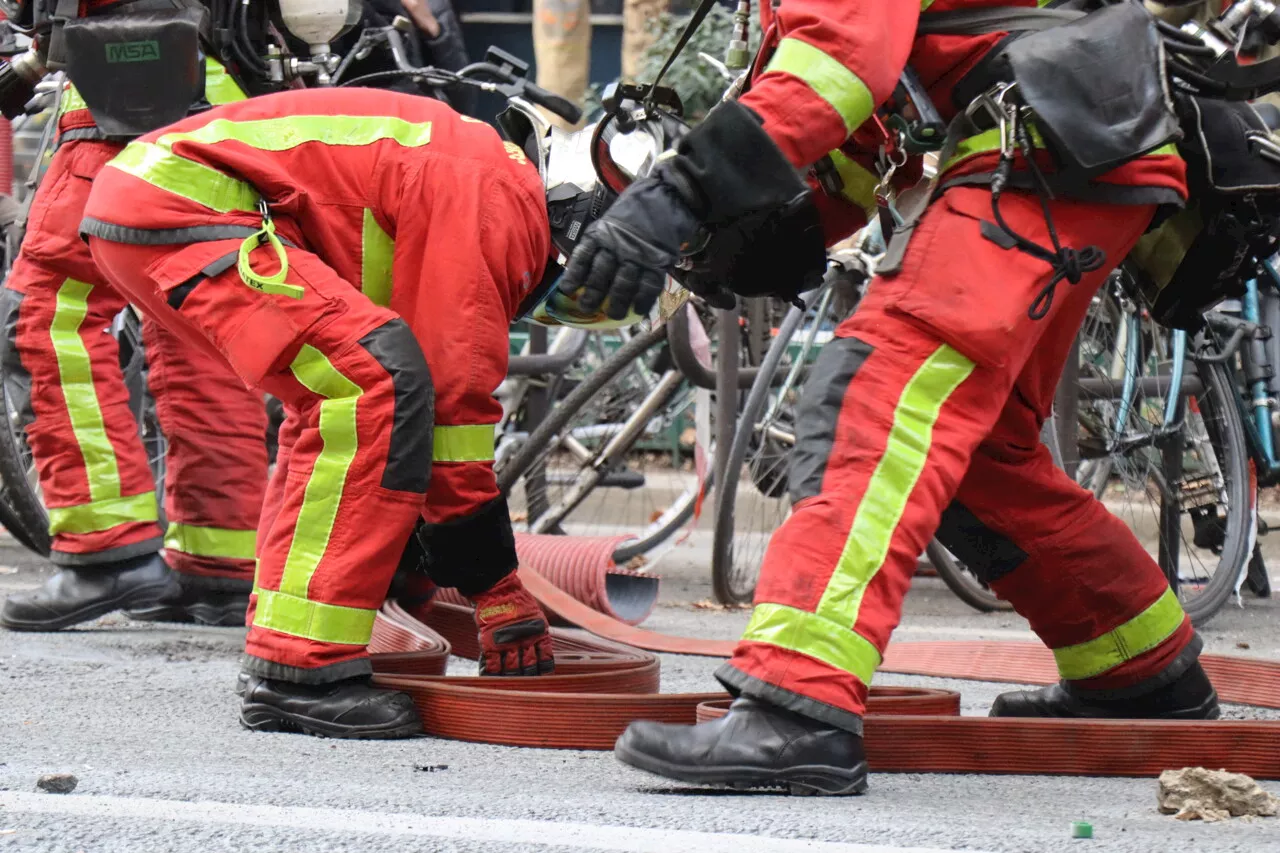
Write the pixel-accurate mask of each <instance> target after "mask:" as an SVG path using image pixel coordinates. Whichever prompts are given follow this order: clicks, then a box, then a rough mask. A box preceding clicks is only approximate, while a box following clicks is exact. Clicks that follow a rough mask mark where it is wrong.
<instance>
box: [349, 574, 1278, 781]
mask: <svg viewBox="0 0 1280 853" xmlns="http://www.w3.org/2000/svg"><path fill="white" fill-rule="evenodd" d="M520 575H521V579H522V580H523V581H524V584H525V586H526V587H527V588H528V589H529V591H530V592H531V593H533V595H534V596H536V597H537V598H538V600H539V601H540V602H541V603H542V605H543V607H544V608H546V609H547V611H548V612H549V613H550V614H551V615H553V616H556V617H559V618H560V619H561V620H563V621H565V622H568V623H571V624H574V625H577V626H579V627H580V628H583V629H586V632H589V633H586V632H583V631H572V630H564V629H553V633H554V640H555V651H556V672H555V674H554V675H549V676H540V677H537V678H480V677H478V676H477V677H456V676H446V675H445V674H444V672H445V667H446V664H447V662H448V657H449V654H450V651H451V650H452V653H453V654H456V655H459V656H462V657H469V658H475V657H477V656H478V653H479V648H478V644H477V640H476V630H475V624H474V621H473V619H472V614H471V612H470V610H468V609H467V608H466V607H462V606H459V605H456V604H448V603H437V604H435V605H434V606H432V607H431V608H430V609H429V610H428V611H427V612H426V613H425V614H424V615H423V619H425V622H424V621H421V620H419V619H418V618H417V617H416V616H415V615H413V614H410V613H408V612H407V611H405V610H404V609H403V608H401V607H399V606H398V605H396V604H393V603H389V604H388V605H387V606H386V607H384V608H383V610H382V611H381V613H380V614H379V618H378V622H377V624H376V625H375V628H374V637H373V642H372V643H371V644H370V650H371V651H373V652H375V654H374V656H373V666H374V670H375V673H376V678H375V680H376V682H377V683H378V684H380V685H382V686H385V687H393V688H396V689H399V690H403V691H404V692H406V693H408V694H409V695H410V696H412V697H413V700H414V702H415V703H416V705H417V707H418V710H419V712H420V713H421V715H422V719H423V724H424V727H425V729H426V732H427V733H428V734H431V735H436V736H439V737H447V738H455V739H458V740H468V741H477V742H482V743H495V744H504V745H509V746H529V747H557V748H571V749H600V750H604V749H612V748H613V744H614V741H615V740H616V739H617V737H618V735H619V734H621V733H622V731H623V729H625V728H626V726H627V724H628V723H630V722H631V721H633V720H660V721H664V722H671V723H693V722H696V721H699V720H706V719H711V718H714V717H716V716H719V715H722V714H723V713H724V710H725V708H726V707H727V705H728V697H727V696H726V695H725V694H723V693H659V692H658V690H659V684H658V671H659V663H658V659H657V657H656V656H654V655H653V654H651V653H650V652H651V651H660V652H669V653H673V654H687V655H705V656H709V657H726V656H728V655H729V654H730V653H731V652H732V650H733V645H734V644H733V643H732V642H726V641H721V640H700V639H694V638H690V637H674V636H669V635H665V634H659V633H655V632H653V631H646V630H644V629H642V628H636V627H634V626H631V625H628V624H626V623H624V622H621V621H619V620H617V619H614V618H612V617H611V616H607V615H605V614H603V613H600V612H598V611H596V610H594V609H592V608H591V607H589V606H587V605H585V604H582V603H581V602H579V601H577V600H576V599H575V598H573V597H572V596H570V595H568V594H567V593H565V592H562V591H561V590H560V589H558V588H557V587H556V586H555V585H553V584H552V583H551V582H550V581H548V580H546V579H545V578H543V577H542V576H541V575H540V574H538V573H537V572H535V571H533V570H531V569H529V568H522V569H521V570H520ZM646 650H648V651H646ZM1201 661H1202V662H1203V664H1204V667H1205V670H1206V671H1207V672H1208V673H1209V676H1210V678H1212V679H1213V682H1214V685H1215V687H1216V688H1217V691H1218V695H1219V697H1220V698H1221V699H1222V700H1224V701H1227V702H1237V703H1241V704H1247V705H1255V706H1258V707H1264V708H1280V664H1276V663H1271V662H1269V661H1261V660H1249V659H1245V658H1237V657H1228V656H1221V655H1203V656H1202V657H1201ZM881 671H884V672H898V673H911V674H917V675H930V676H938V677H946V678H961V679H972V680H980V681H1010V682H1019V683H1035V684H1048V683H1052V682H1054V681H1056V680H1057V677H1058V676H1057V672H1056V670H1055V668H1054V664H1053V657H1052V654H1051V653H1050V652H1049V651H1048V650H1046V649H1044V648H1043V647H1041V646H1039V645H1037V644H1034V643H1001V642H929V643H894V644H892V645H891V646H890V647H889V649H888V652H887V654H886V655H885V660H884V665H883V666H882V667H881ZM959 713H960V695H959V694H958V693H955V692H953V691H947V690H925V689H916V688H900V687H893V688H881V687H872V688H871V697H870V700H869V703H868V708H867V717H866V730H865V737H866V748H867V758H868V761H869V763H870V765H871V769H872V770H875V771H881V772H904V773H1020V774H1033V775H1085V776H1156V775H1159V773H1160V772H1161V771H1163V770H1167V769H1170V768H1179V767H1187V766H1204V767H1209V768H1213V769H1219V768H1222V769H1227V770H1231V771H1234V772H1237V773H1247V774H1249V775H1250V776H1254V777H1257V778H1264V779H1277V778H1280V721H1268V720H1217V721H1212V722H1170V721H1156V720H1054V719H1010V718H992V717H961V716H959Z"/></svg>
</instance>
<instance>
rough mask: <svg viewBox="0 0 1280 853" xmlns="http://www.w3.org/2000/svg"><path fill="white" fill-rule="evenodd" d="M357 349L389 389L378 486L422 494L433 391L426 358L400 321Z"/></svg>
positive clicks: (385, 326) (428, 461)
mask: <svg viewBox="0 0 1280 853" xmlns="http://www.w3.org/2000/svg"><path fill="white" fill-rule="evenodd" d="M360 346H362V347H364V349H365V351H366V352H368V353H369V355H371V356H373V358H374V360H375V361H377V362H378V364H380V365H382V367H383V369H384V370H386V371H387V373H388V374H390V375H391V382H392V385H393V386H394V387H395V395H396V402H395V419H394V422H393V424H392V427H391V441H390V447H389V448H388V450H387V467H386V469H385V470H384V471H383V474H382V487H383V488H384V489H394V490H396V491H402V492H424V493H425V492H426V490H427V483H428V482H429V481H430V478H431V448H432V430H433V427H434V424H435V388H434V386H433V385H432V383H431V371H430V369H429V368H428V367H427V359H426V356H424V355H423V354H422V347H420V346H419V345H418V339H417V338H415V337H414V336H413V332H412V331H410V329H409V326H408V325H407V324H406V323H405V322H404V320H400V319H395V320H391V321H390V322H387V323H384V324H383V325H381V326H379V327H378V328H376V329H374V330H373V331H372V332H370V333H369V334H367V335H365V336H364V337H363V338H361V339H360Z"/></svg>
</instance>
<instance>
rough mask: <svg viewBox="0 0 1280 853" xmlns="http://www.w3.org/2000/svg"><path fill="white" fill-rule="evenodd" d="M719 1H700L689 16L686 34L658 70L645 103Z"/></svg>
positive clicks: (685, 28)
mask: <svg viewBox="0 0 1280 853" xmlns="http://www.w3.org/2000/svg"><path fill="white" fill-rule="evenodd" d="M716 3H717V0H700V2H699V3H698V8H696V9H694V10H693V14H692V15H690V16H689V23H687V24H685V25H684V32H682V33H681V34H680V38H678V39H677V40H676V46H675V47H674V48H672V50H671V55H670V56H668V57H667V61H666V62H664V63H662V67H661V68H659V69H658V76H657V77H655V78H653V83H651V84H650V85H649V92H648V93H647V94H646V95H645V96H644V99H645V101H646V102H647V101H649V100H651V99H652V98H653V93H654V92H656V91H657V90H658V84H659V83H661V82H662V77H663V75H665V74H666V73H667V71H669V70H670V69H671V65H672V63H674V62H675V61H676V58H677V57H679V56H680V52H681V51H682V50H684V49H685V46H686V45H687V44H689V39H691V38H693V34H694V33H695V32H696V31H697V29H698V27H699V26H701V25H702V21H703V19H704V18H706V17H707V13H709V12H710V11H711V9H712V7H713V6H715V5H716Z"/></svg>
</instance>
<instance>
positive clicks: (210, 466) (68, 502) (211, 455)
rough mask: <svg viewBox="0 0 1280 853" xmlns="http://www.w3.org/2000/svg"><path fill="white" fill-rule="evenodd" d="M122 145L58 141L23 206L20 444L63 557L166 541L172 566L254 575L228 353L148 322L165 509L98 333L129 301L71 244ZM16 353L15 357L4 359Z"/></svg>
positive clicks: (261, 484) (252, 524)
mask: <svg viewBox="0 0 1280 853" xmlns="http://www.w3.org/2000/svg"><path fill="white" fill-rule="evenodd" d="M120 149H121V146H120V145H118V144H116V143H112V142H104V141H99V140H90V139H80V140H72V141H67V142H64V143H63V144H61V145H60V146H59V148H58V149H57V152H56V153H55V154H54V156H53V160H52V162H51V164H50V166H49V171H48V173H47V175H46V176H45V179H44V181H43V183H42V184H41V186H40V189H39V192H38V193H37V195H36V199H35V201H34V202H33V204H32V207H31V212H30V216H29V218H28V222H27V233H26V237H25V239H24V240H23V243H22V249H21V252H20V253H19V256H18V258H17V260H16V262H15V264H14V268H13V272H12V274H11V275H10V277H9V281H8V283H7V287H8V291H9V292H8V293H7V294H6V299H8V300H10V301H11V302H14V301H16V302H17V306H16V311H15V310H13V309H11V311H10V318H9V324H10V326H9V327H8V328H7V329H6V332H7V333H8V334H9V337H10V346H12V347H13V348H14V350H15V352H12V353H10V356H9V357H8V358H7V359H6V369H7V370H21V371H23V372H25V373H26V374H29V376H30V383H31V397H30V400H31V405H30V411H29V412H28V413H27V420H28V423H27V424H26V433H27V440H28V442H29V444H30V447H31V452H32V455H33V457H34V458H35V463H36V467H37V470H38V472H39V476H40V488H41V490H42V493H43V499H44V503H45V505H46V506H47V507H48V510H49V519H50V533H51V534H52V536H53V551H52V554H51V559H52V560H53V561H54V562H55V563H58V564H60V565H68V566H81V565H98V564H103V563H110V562H112V561H116V560H121V559H127V558H129V557H135V556H140V555H143V554H147V553H152V552H155V551H157V550H159V549H160V548H161V547H162V546H163V548H164V549H165V557H166V559H167V561H168V562H169V565H170V566H172V567H173V568H174V569H176V570H178V571H180V572H184V573H187V574H192V575H205V576H215V577H230V578H239V579H244V580H252V578H253V569H254V541H255V530H256V528H257V525H258V513H259V510H260V508H261V506H262V496H263V492H264V490H265V488H266V477H267V455H266V441H265V438H266V428H267V425H266V412H265V408H264V406H263V400H262V396H261V395H260V394H258V393H256V392H254V391H252V390H250V389H249V388H248V387H246V386H245V384H244V383H243V382H241V381H240V379H239V378H238V377H237V376H236V375H235V374H234V373H233V372H232V371H231V370H230V368H229V367H228V366H227V365H226V363H225V361H223V360H222V359H221V358H216V357H213V356H211V355H210V354H208V353H206V352H204V351H203V350H196V349H193V348H191V347H189V346H187V345H186V344H185V343H183V342H182V341H180V340H179V339H177V338H175V337H174V336H173V335H172V334H170V333H169V332H167V331H166V330H165V329H163V328H161V327H160V326H157V325H156V324H154V323H151V322H146V323H145V324H144V328H143V336H144V339H145V344H146V355H147V365H148V381H149V384H150V387H151V392H152V394H153V396H154V397H155V400H156V414H157V417H158V419H159V421H160V426H161V429H162V431H163V433H164V435H165V437H166V438H167V440H168V453H167V456H166V476H165V499H164V510H165V517H166V518H167V520H168V526H167V529H166V528H165V527H164V526H163V525H162V524H161V522H160V515H159V511H158V510H159V507H158V506H157V501H156V495H155V483H154V480H153V475H152V470H151V467H150V465H149V464H148V459H147V453H146V451H145V450H144V447H143V444H142V442H141V440H140V439H139V436H138V424H137V420H136V419H135V417H134V415H133V412H132V411H131V410H130V408H129V393H128V390H127V389H126V388H125V384H124V378H123V375H122V373H121V369H120V363H119V346H118V344H117V342H116V339H115V338H114V337H113V336H112V335H111V334H110V332H109V329H108V327H109V326H110V324H111V322H112V319H113V318H114V317H115V316H116V315H117V314H119V313H120V312H121V311H122V310H124V309H125V308H126V307H127V302H126V299H125V297H124V296H122V295H121V294H120V293H119V292H118V291H116V290H115V289H114V288H112V287H111V285H110V284H108V283H107V282H106V280H105V279H104V278H103V277H102V276H101V275H100V274H99V272H98V270H97V267H96V266H95V265H94V262H93V258H92V257H91V256H90V254H89V248H88V246H87V245H86V244H85V242H84V241H83V240H82V239H81V238H80V236H79V233H78V230H77V229H78V227H79V225H80V220H81V219H82V218H83V216H84V207H85V202H86V201H87V199H88V197H89V189H90V186H91V182H92V181H93V179H94V177H95V176H96V175H97V174H98V172H99V171H100V170H101V169H102V167H103V165H104V164H106V162H107V161H108V160H110V159H111V158H112V157H114V156H115V155H116V154H118V153H119V151H120ZM13 355H16V356H17V357H16V358H14V357H13Z"/></svg>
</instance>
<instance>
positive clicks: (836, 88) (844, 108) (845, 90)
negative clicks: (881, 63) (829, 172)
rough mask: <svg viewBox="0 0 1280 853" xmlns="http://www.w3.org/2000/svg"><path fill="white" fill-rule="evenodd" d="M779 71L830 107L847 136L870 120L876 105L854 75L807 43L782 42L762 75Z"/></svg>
mask: <svg viewBox="0 0 1280 853" xmlns="http://www.w3.org/2000/svg"><path fill="white" fill-rule="evenodd" d="M770 71H781V72H784V73H786V74H790V75H792V76H794V77H799V78H800V79H801V80H803V81H804V82H805V83H806V84H807V85H808V86H809V88H810V89H812V90H813V91H814V92H815V93H816V94H817V95H818V97H820V98H822V100H824V101H826V102H827V103H828V104H830V105H831V108H832V109H834V110H835V111H836V112H837V113H838V114H839V115H840V118H841V120H842V121H844V126H845V130H846V131H848V132H849V133H850V134H852V133H853V131H854V130H855V129H856V128H857V127H858V126H859V125H861V124H862V123H863V122H864V121H866V120H867V119H868V118H870V117H871V113H872V112H873V111H874V110H875V106H876V105H875V101H874V100H872V98H871V90H870V89H868V88H867V84H866V83H863V82H862V80H861V79H860V78H859V77H858V75H857V74H854V73H853V72H852V71H850V70H849V69H848V68H846V67H845V66H844V65H843V64H842V63H841V62H839V61H838V60H836V59H833V58H832V57H830V56H828V55H827V54H826V53H824V52H822V51H821V50H819V49H818V48H816V47H814V46H813V45H811V44H809V43H808V42H804V41H800V40H799V39H794V38H784V39H783V40H782V41H780V42H779V43H778V49H777V50H776V51H774V53H773V57H772V58H771V59H770V60H769V64H768V65H767V66H766V67H765V73H766V74H767V73H769V72H770Z"/></svg>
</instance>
